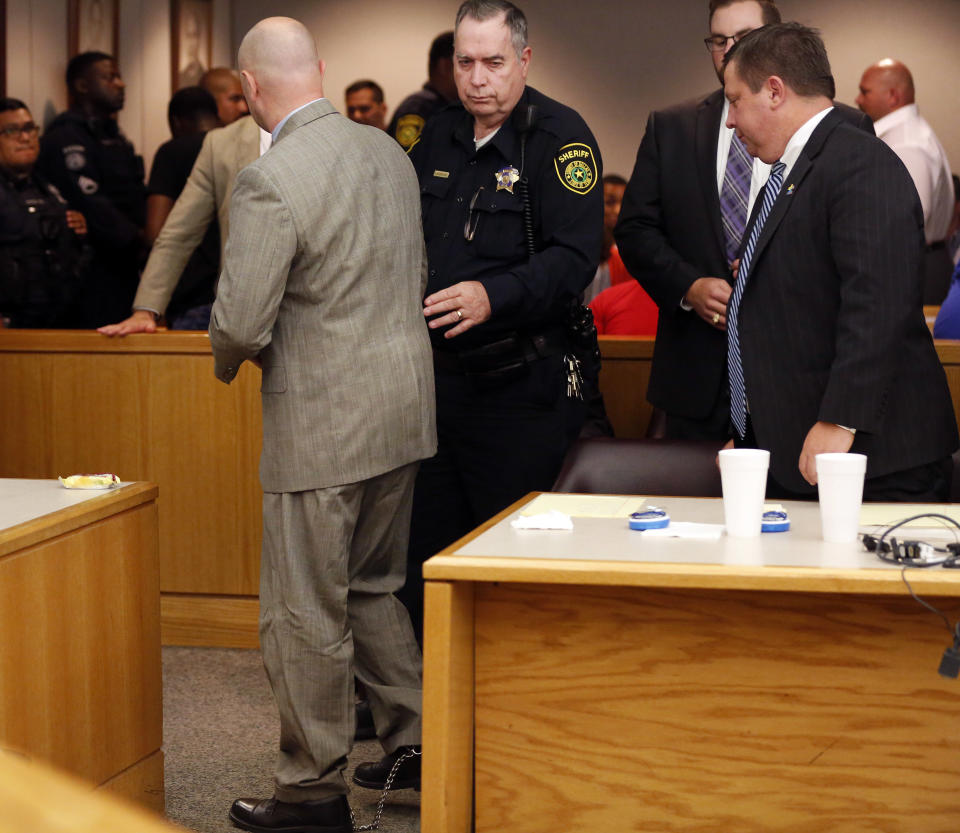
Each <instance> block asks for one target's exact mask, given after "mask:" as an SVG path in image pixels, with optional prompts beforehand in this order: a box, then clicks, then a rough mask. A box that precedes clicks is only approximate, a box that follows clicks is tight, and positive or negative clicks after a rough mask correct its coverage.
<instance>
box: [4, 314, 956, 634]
mask: <svg viewBox="0 0 960 833" xmlns="http://www.w3.org/2000/svg"><path fill="white" fill-rule="evenodd" d="M600 342H601V351H602V353H603V357H604V366H603V371H602V375H601V388H602V390H603V393H604V398H605V401H606V407H607V411H608V414H609V416H610V419H611V422H612V423H613V426H614V428H615V430H616V433H617V435H618V436H620V437H642V436H645V434H646V431H647V425H648V423H649V421H650V415H651V410H652V409H651V407H650V405H649V403H648V402H647V401H646V390H647V382H648V381H649V378H650V364H651V361H652V358H653V340H652V339H649V338H621V337H613V336H607V337H602V338H601V339H600ZM937 352H938V353H939V355H940V359H941V361H942V362H943V364H944V367H945V369H946V372H947V379H948V382H949V384H950V390H951V394H952V397H953V405H954V410H955V411H957V412H958V413H960V342H946V341H940V342H937ZM259 384H260V373H259V371H258V370H256V369H255V368H253V367H252V366H250V365H249V364H247V365H245V366H244V367H243V368H241V371H240V374H239V375H238V376H237V378H236V379H235V380H234V382H233V384H231V385H229V386H228V385H224V384H221V383H220V382H218V381H217V380H216V379H215V378H214V376H213V359H212V357H211V354H210V342H209V339H208V338H207V335H206V333H185V332H159V333H155V334H151V335H136V336H128V337H127V338H124V339H108V338H106V337H104V336H100V335H98V334H97V333H94V332H86V331H84V332H80V331H39V330H38V331H29V330H0V477H35V478H47V477H56V476H57V475H67V474H74V473H78V472H103V471H111V472H114V473H116V474H118V475H119V476H120V477H121V478H122V479H124V480H144V481H151V482H153V483H157V484H158V485H159V486H160V498H159V503H158V505H159V524H160V533H159V534H160V541H159V543H160V588H161V592H162V593H163V598H162V608H161V612H162V622H163V639H164V641H165V642H166V643H167V644H170V643H174V644H200V645H205V644H206V645H235V646H253V645H256V642H257V636H256V597H257V593H258V583H259V563H260V514H261V492H260V483H259V477H258V471H257V466H258V461H259V455H260V436H261V419H260V401H259V400H260V396H259Z"/></svg>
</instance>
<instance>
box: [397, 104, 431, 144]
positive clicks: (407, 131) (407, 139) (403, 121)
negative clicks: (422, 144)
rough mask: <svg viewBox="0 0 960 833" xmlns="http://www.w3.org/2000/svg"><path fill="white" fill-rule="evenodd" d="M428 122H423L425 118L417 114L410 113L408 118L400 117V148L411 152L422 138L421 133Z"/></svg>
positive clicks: (398, 122)
mask: <svg viewBox="0 0 960 833" xmlns="http://www.w3.org/2000/svg"><path fill="white" fill-rule="evenodd" d="M424 124H426V122H425V121H424V120H423V116H418V115H417V114H416V113H410V114H408V115H406V116H400V118H399V119H397V135H396V139H397V141H398V142H399V143H400V147H402V148H403V149H404V150H410V148H412V147H413V146H414V145H415V144H416V142H417V139H419V138H420V132H421V131H422V130H423V126H424Z"/></svg>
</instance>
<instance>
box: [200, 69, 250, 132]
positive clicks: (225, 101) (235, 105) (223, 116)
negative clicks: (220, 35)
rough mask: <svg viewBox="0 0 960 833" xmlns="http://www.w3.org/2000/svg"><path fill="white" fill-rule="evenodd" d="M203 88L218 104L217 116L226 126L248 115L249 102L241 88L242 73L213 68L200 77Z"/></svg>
mask: <svg viewBox="0 0 960 833" xmlns="http://www.w3.org/2000/svg"><path fill="white" fill-rule="evenodd" d="M200 86H201V87H203V88H204V89H205V90H206V91H207V92H208V93H210V95H212V96H213V98H214V100H215V101H216V102H217V116H218V117H219V118H220V121H222V122H223V123H224V124H231V123H232V122H235V121H236V120H237V119H239V118H240V116H245V115H246V114H247V102H246V101H244V98H243V90H242V89H241V87H240V73H239V72H237V71H236V70H232V69H229V68H228V67H213V69H208V70H207V71H206V72H205V73H203V75H202V76H201V77H200Z"/></svg>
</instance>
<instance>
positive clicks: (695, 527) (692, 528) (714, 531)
mask: <svg viewBox="0 0 960 833" xmlns="http://www.w3.org/2000/svg"><path fill="white" fill-rule="evenodd" d="M640 534H641V535H643V536H644V537H647V538H699V539H700V540H701V541H718V540H719V539H720V536H721V535H723V524H695V523H685V522H682V521H681V522H680V523H671V524H670V526H665V527H663V529H645V530H644V531H643V532H641V533H640Z"/></svg>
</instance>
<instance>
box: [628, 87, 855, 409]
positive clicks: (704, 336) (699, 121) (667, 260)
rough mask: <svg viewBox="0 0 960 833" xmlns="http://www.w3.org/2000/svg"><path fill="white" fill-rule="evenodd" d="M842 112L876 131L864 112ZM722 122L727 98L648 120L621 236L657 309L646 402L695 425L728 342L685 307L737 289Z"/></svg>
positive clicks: (719, 377) (712, 394)
mask: <svg viewBox="0 0 960 833" xmlns="http://www.w3.org/2000/svg"><path fill="white" fill-rule="evenodd" d="M838 109H840V110H841V111H842V112H843V114H844V116H845V118H847V119H848V120H849V121H851V122H852V123H854V124H856V125H857V126H859V127H861V128H862V129H864V130H866V131H868V132H870V133H872V132H873V123H872V122H871V121H870V119H869V118H867V116H865V115H864V114H863V113H861V112H860V111H858V110H854V109H853V108H851V107H847V106H845V105H838ZM722 114H723V90H717V91H716V92H714V93H711V94H710V95H709V96H707V97H706V98H700V99H696V100H694V101H690V102H686V103H684V104H680V105H677V106H676V107H671V108H669V109H667V110H662V111H659V112H655V113H651V114H650V117H649V119H648V120H647V129H646V133H645V134H644V136H643V141H642V142H641V143H640V149H639V151H638V152H637V161H636V165H635V167H634V169H633V175H632V176H631V177H630V183H629V184H628V185H627V189H626V192H625V194H624V198H623V207H622V208H621V210H620V220H619V222H618V223H617V228H616V232H615V237H616V239H617V245H618V247H619V250H620V255H621V257H622V258H623V262H624V264H625V265H626V267H627V269H628V271H629V272H630V274H631V275H633V276H634V277H636V279H637V280H638V281H639V282H640V283H641V284H642V285H643V288H644V289H645V290H646V291H647V293H648V294H649V295H650V297H652V298H653V300H654V301H655V302H656V303H657V306H659V307H660V319H659V323H658V325H657V343H656V348H655V350H654V356H653V368H652V371H651V374H650V387H649V388H648V390H647V399H649V400H650V402H651V403H652V404H653V405H655V406H656V407H658V408H662V409H663V410H665V411H666V412H667V413H670V414H676V415H679V416H684V417H688V418H692V419H702V418H705V417H707V416H708V415H709V414H710V413H711V410H712V409H713V408H714V406H715V404H716V402H717V397H718V395H719V393H720V387H721V385H724V384H725V383H726V381H725V380H726V374H725V369H726V361H727V337H726V334H725V333H723V332H721V331H719V330H717V329H716V328H714V327H711V326H710V325H709V324H707V323H706V322H704V321H703V320H702V319H701V318H700V317H699V316H698V315H697V314H696V313H694V312H685V311H684V310H682V309H681V308H680V300H681V298H683V296H684V295H685V294H686V292H687V290H688V289H689V288H690V286H691V284H693V282H694V281H695V280H697V279H698V278H702V277H705V276H709V277H716V278H724V279H725V280H727V281H729V282H730V283H731V284H732V283H733V276H732V275H731V273H730V269H729V266H728V264H727V258H726V254H725V252H724V249H725V244H724V239H723V228H722V225H721V221H720V197H719V195H718V192H717V141H718V137H719V135H720V117H721V115H722Z"/></svg>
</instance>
